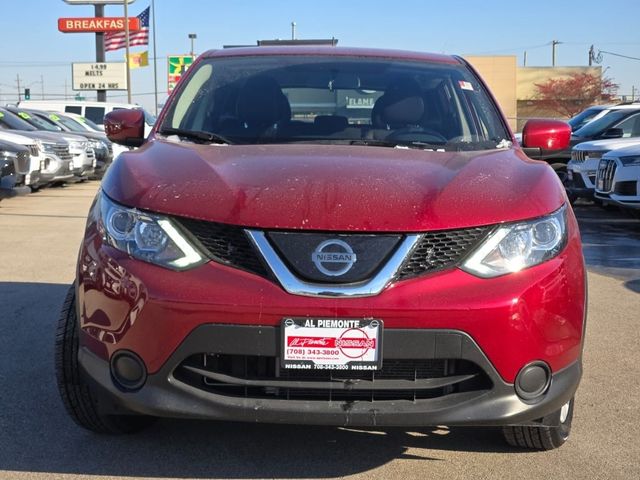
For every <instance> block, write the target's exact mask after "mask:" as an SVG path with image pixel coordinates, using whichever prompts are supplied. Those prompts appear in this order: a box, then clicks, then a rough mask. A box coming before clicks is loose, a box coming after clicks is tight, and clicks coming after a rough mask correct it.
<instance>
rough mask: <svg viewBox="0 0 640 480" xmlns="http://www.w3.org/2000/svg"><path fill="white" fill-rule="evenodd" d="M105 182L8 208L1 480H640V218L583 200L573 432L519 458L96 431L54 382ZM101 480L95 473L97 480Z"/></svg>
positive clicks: (366, 438) (438, 439)
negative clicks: (58, 342)
mask: <svg viewBox="0 0 640 480" xmlns="http://www.w3.org/2000/svg"><path fill="white" fill-rule="evenodd" d="M97 188H98V183H97V182H89V183H82V184H76V185H70V186H66V187H62V188H50V189H45V190H42V191H40V192H38V193H36V194H32V195H28V196H24V197H16V198H13V199H10V200H7V201H3V202H1V203H0V251H1V252H2V257H1V258H2V262H1V263H0V315H1V316H2V317H3V321H2V322H0V351H1V352H2V357H1V358H2V362H0V381H1V382H2V388H1V389H0V478H7V479H20V478H42V479H45V478H46V479H50V478H87V477H89V476H97V477H99V478H165V477H166V478H272V477H278V478H281V477H286V478H311V477H328V478H339V477H347V476H355V477H365V476H366V477H367V478H460V479H462V478H465V479H468V478H474V479H479V478H505V479H513V478H526V479H534V478H544V479H549V478H554V479H562V478H593V479H596V478H603V479H604V478H606V479H633V478H640V460H639V459H640V443H639V442H638V436H639V435H640V384H639V383H638V382H637V378H638V377H639V376H640V352H639V349H638V345H640V333H639V332H640V329H639V328H638V320H639V318H640V317H639V314H638V311H639V307H640V220H633V219H631V218H629V217H626V216H624V215H622V214H621V213H620V212H617V211H605V210H602V209H599V208H596V207H593V206H591V205H587V204H580V205H578V206H577V207H576V212H577V214H578V217H579V220H580V224H581V230H582V236H583V242H584V251H585V257H586V260H587V264H588V266H589V295H590V297H589V320H588V327H587V340H586V347H585V353H584V375H583V379H582V384H581V386H580V389H579V390H578V395H577V401H576V411H575V417H574V425H573V432H572V437H571V438H570V440H569V442H568V443H567V444H566V445H565V446H563V447H562V448H560V449H559V450H555V451H551V452H548V453H529V452H521V451H514V450H512V449H509V448H507V447H506V446H505V444H504V443H503V440H502V438H501V435H500V432H499V431H497V430H488V431H487V430H479V429H478V430H476V429H448V428H446V427H437V428H432V429H418V430H415V431H409V430H404V429H387V430H384V431H377V430H358V429H344V428H333V427H309V426H282V425H278V426H271V425H250V424H249V425H246V424H232V423H214V422H210V423H208V422H197V421H177V420H161V421H159V422H158V423H157V424H155V425H154V426H153V427H152V428H151V429H149V430H147V431H145V432H144V433H141V434H137V435H131V436H125V437H108V436H97V435H93V434H91V433H88V432H86V431H84V430H82V429H80V428H78V427H76V426H75V425H74V424H72V422H71V420H70V419H69V418H68V416H67V415H66V413H65V412H64V410H63V407H62V403H61V402H60V400H59V398H58V393H57V391H56V386H55V375H54V369H53V338H54V331H55V326H56V320H57V313H58V310H59V308H60V306H61V304H62V301H63V298H64V295H65V292H66V289H67V286H68V285H69V283H71V281H72V280H73V277H74V268H75V261H76V253H77V249H78V245H79V242H80V238H81V235H82V230H83V226H84V221H85V217H86V213H87V210H88V208H89V205H90V204H91V201H92V198H93V196H94V194H95V191H96V189H97ZM92 478H93V477H92Z"/></svg>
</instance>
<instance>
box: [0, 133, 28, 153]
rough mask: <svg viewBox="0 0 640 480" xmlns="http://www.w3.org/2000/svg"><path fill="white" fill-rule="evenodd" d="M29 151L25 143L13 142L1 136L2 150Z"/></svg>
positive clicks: (0, 147)
mask: <svg viewBox="0 0 640 480" xmlns="http://www.w3.org/2000/svg"><path fill="white" fill-rule="evenodd" d="M28 151H29V149H28V148H27V147H25V146H24V145H21V144H19V143H15V142H12V141H10V140H9V141H7V140H5V139H3V138H2V137H0V152H12V153H22V152H28Z"/></svg>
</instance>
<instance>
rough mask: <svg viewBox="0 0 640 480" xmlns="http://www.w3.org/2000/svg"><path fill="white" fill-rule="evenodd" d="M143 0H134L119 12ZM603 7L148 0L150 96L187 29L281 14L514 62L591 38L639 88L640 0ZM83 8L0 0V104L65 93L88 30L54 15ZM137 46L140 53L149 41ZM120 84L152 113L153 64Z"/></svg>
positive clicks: (86, 10)
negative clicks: (151, 9) (67, 27)
mask: <svg viewBox="0 0 640 480" xmlns="http://www.w3.org/2000/svg"><path fill="white" fill-rule="evenodd" d="M114 1H117V0H114ZM150 3H151V0H135V1H134V3H132V4H130V6H129V15H130V16H135V15H137V14H139V13H140V12H141V11H142V10H144V9H145V8H146V7H147V6H149V5H150ZM609 5H611V4H607V3H606V2H603V1H602V0H599V1H594V0H581V1H576V0H565V1H562V0H554V1H550V0H536V1H527V2H516V1H513V0H511V1H501V0H500V1H499V0H484V1H482V2H480V1H465V0H458V1H456V2H453V1H439V2H436V1H431V0H407V1H403V0H394V1H389V0H385V1H380V0H368V1H360V0H350V1H348V0H340V1H337V0H322V1H316V0H297V1H295V0H294V1H289V0H270V1H259V0H253V1H248V0H229V1H226V2H223V1H219V0H155V7H156V12H155V13H156V28H157V30H156V40H157V42H156V48H157V53H156V57H157V66H158V90H159V92H160V93H159V102H160V103H162V102H164V100H165V99H166V85H167V59H166V57H167V55H175V54H188V53H189V52H190V48H191V45H190V40H189V38H188V34H190V33H195V34H196V35H197V39H196V40H195V52H196V54H197V53H201V52H203V51H206V50H209V49H215V48H221V47H222V46H223V45H233V44H253V45H255V42H256V40H263V39H274V38H280V39H289V38H291V22H292V21H295V22H296V33H297V38H299V39H312V38H331V37H335V38H337V39H338V41H339V43H338V45H339V46H352V47H372V48H394V49H404V50H416V51H426V52H436V53H447V54H459V55H465V54H469V55H471V54H473V55H516V56H517V58H518V65H522V62H523V56H524V52H525V51H526V52H527V66H550V65H551V41H552V40H558V41H560V42H562V43H560V44H559V45H557V47H556V65H557V66H586V65H587V64H588V63H587V62H588V50H589V47H590V46H591V45H594V47H595V50H596V52H599V51H600V52H603V53H602V63H601V64H600V65H601V66H602V67H603V69H605V75H606V76H607V77H609V78H611V79H612V80H613V81H614V82H615V83H618V84H619V85H620V89H619V94H621V95H631V92H632V88H633V87H635V90H636V92H638V90H640V0H619V1H617V2H616V3H615V7H612V6H609ZM123 13H124V12H123V6H122V4H120V5H108V6H107V7H106V8H105V16H123ZM92 16H94V8H93V7H92V6H90V5H80V6H79V5H69V4H67V3H65V2H64V1H63V0H0V31H1V32H2V35H1V37H0V38H2V43H1V44H0V45H1V47H0V104H4V103H6V102H15V101H16V100H17V85H16V83H17V81H16V80H17V78H16V77H17V76H19V77H20V82H21V87H24V86H29V87H30V89H31V92H32V98H33V99H40V98H41V95H42V93H43V91H44V95H45V98H49V97H48V95H63V94H65V84H66V93H67V94H68V95H69V96H72V95H74V94H75V93H76V92H73V91H72V90H71V63H72V62H92V61H95V36H94V34H91V33H61V32H59V31H58V28H57V19H58V18H59V17H92ZM148 48H149V55H150V57H151V56H153V46H152V44H151V42H150V45H149V47H148ZM145 49H146V47H134V48H132V52H141V51H144V50H145ZM605 52H608V53H605ZM614 54H617V55H614ZM620 55H623V56H627V57H635V59H631V58H624V57H622V56H620ZM106 60H107V61H111V62H116V61H124V49H123V50H118V51H115V52H108V53H107V58H106ZM131 86H132V94H133V102H134V103H139V104H141V105H143V106H144V107H145V108H147V109H149V110H150V111H151V112H153V111H154V110H155V109H154V95H153V92H154V79H153V64H151V65H150V66H149V67H146V68H140V69H135V70H132V79H131ZM637 95H638V93H636V96H637ZM86 97H87V99H91V98H95V94H94V93H93V92H87V93H86ZM107 98H108V100H111V101H118V102H126V92H121V91H118V92H109V93H108V96H107Z"/></svg>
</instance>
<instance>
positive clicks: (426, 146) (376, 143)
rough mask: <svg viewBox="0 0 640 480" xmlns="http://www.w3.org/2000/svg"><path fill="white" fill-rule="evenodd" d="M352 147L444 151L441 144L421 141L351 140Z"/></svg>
mask: <svg viewBox="0 0 640 480" xmlns="http://www.w3.org/2000/svg"><path fill="white" fill-rule="evenodd" d="M350 144H351V145H368V146H372V147H391V148H395V147H400V148H402V147H405V148H419V149H421V150H442V149H444V144H439V143H427V142H420V141H392V140H373V139H361V140H351V142H350Z"/></svg>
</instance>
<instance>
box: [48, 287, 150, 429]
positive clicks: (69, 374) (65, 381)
mask: <svg viewBox="0 0 640 480" xmlns="http://www.w3.org/2000/svg"><path fill="white" fill-rule="evenodd" d="M75 293H76V292H75V286H74V285H72V286H71V287H70V288H69V291H68V292H67V296H66V298H65V301H64V304H63V306H62V311H61V312H60V318H59V320H58V329H57V332H56V344H55V369H56V379H57V383H58V391H59V392H60V397H61V398H62V403H63V404H64V406H65V409H66V411H67V413H68V414H69V416H70V417H71V418H72V419H73V421H74V422H75V423H77V424H78V425H80V426H81V427H83V428H86V429H87V430H91V431H92V432H96V433H103V434H123V433H133V432H137V431H140V430H142V429H143V428H145V427H147V426H148V425H150V424H151V423H152V422H153V421H154V418H153V417H146V416H142V415H103V414H101V413H100V412H99V411H98V398H97V396H96V394H95V393H94V392H93V391H92V390H91V388H90V386H89V385H88V384H87V383H86V382H85V381H84V379H83V378H82V375H81V372H80V365H79V364H78V348H79V340H78V321H77V315H76V298H75V296H76V294H75Z"/></svg>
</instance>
